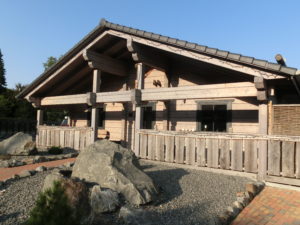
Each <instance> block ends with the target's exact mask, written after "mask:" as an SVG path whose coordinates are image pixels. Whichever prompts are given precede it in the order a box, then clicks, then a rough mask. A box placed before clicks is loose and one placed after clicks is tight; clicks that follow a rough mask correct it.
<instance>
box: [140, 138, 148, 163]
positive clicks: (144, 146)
mask: <svg viewBox="0 0 300 225" xmlns="http://www.w3.org/2000/svg"><path fill="white" fill-rule="evenodd" d="M147 136H148V135H147V134H140V140H141V145H140V157H141V158H142V159H146V158H147V144H148V143H147Z"/></svg>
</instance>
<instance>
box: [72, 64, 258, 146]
mask: <svg viewBox="0 0 300 225" xmlns="http://www.w3.org/2000/svg"><path fill="white" fill-rule="evenodd" d="M124 82H125V80H123V79H122V78H120V79H116V77H115V76H111V77H107V78H105V79H103V81H102V86H101V91H103V92H106V91H121V90H124V89H129V90H130V89H134V88H135V87H136V71H135V69H134V68H132V70H131V72H130V74H129V77H128V78H127V81H126V82H127V87H125V86H124ZM207 83H209V82H206V81H205V80H203V79H202V78H201V76H200V75H195V74H182V73H181V74H180V75H179V76H178V75H177V74H174V75H172V78H171V80H170V85H171V86H192V85H201V84H207ZM155 84H156V85H155ZM167 86H168V83H167V77H166V74H165V73H164V72H162V71H159V70H156V69H152V70H150V71H148V72H147V73H146V74H145V80H144V88H145V89H150V88H161V87H167ZM202 100H203V99H202ZM205 100H207V101H214V100H220V99H205ZM221 100H224V99H221ZM227 100H230V101H232V105H231V106H232V112H231V113H232V121H231V128H230V130H229V132H233V133H258V127H259V126H258V102H257V101H256V99H255V98H252V99H251V98H244V99H234V98H231V99H227ZM197 101H199V100H197V99H195V100H172V101H169V129H170V130H176V131H181V130H185V131H195V130H196V129H197V121H196V115H197V104H198V103H197ZM154 103H155V110H156V121H155V124H154V129H155V130H164V129H165V127H166V118H167V113H166V111H165V103H164V102H162V101H156V102H154ZM124 105H125V106H127V112H126V114H125V112H124V110H125V109H124V106H123V104H121V103H107V104H105V125H104V130H105V131H108V132H109V134H110V140H114V141H121V140H122V139H123V137H124V136H125V137H126V138H125V139H126V143H127V146H128V147H131V144H132V143H134V111H135V109H134V107H133V105H132V104H131V103H126V104H124ZM76 116H77V118H76V119H77V121H76V126H87V125H88V123H87V121H86V117H84V118H83V119H82V117H83V116H82V115H79V114H78V115H76ZM125 117H127V121H126V122H125Z"/></svg>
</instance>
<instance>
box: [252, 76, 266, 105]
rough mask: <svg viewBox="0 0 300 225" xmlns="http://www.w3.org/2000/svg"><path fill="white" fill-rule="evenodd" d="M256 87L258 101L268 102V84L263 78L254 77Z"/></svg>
mask: <svg viewBox="0 0 300 225" xmlns="http://www.w3.org/2000/svg"><path fill="white" fill-rule="evenodd" d="M254 85H255V88H256V89H257V100H258V101H266V100H268V93H267V84H266V80H265V79H264V78H263V77H254Z"/></svg>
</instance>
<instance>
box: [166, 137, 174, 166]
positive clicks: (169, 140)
mask: <svg viewBox="0 0 300 225" xmlns="http://www.w3.org/2000/svg"><path fill="white" fill-rule="evenodd" d="M165 145H166V161H167V162H174V149H175V137H174V136H166V137H165Z"/></svg>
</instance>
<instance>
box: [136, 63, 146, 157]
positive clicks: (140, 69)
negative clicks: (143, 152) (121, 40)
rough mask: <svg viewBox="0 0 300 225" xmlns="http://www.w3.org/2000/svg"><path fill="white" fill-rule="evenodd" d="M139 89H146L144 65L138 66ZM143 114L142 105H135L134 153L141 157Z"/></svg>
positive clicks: (139, 64)
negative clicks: (140, 132) (140, 136)
mask: <svg viewBox="0 0 300 225" xmlns="http://www.w3.org/2000/svg"><path fill="white" fill-rule="evenodd" d="M136 71H137V72H136V73H137V89H139V90H141V89H143V88H144V76H145V66H144V64H142V63H138V64H137V68H136ZM142 121H143V114H142V107H141V105H140V104H135V124H134V131H135V132H134V153H135V154H136V156H139V150H140V138H139V134H138V131H139V130H140V129H141V128H142Z"/></svg>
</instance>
